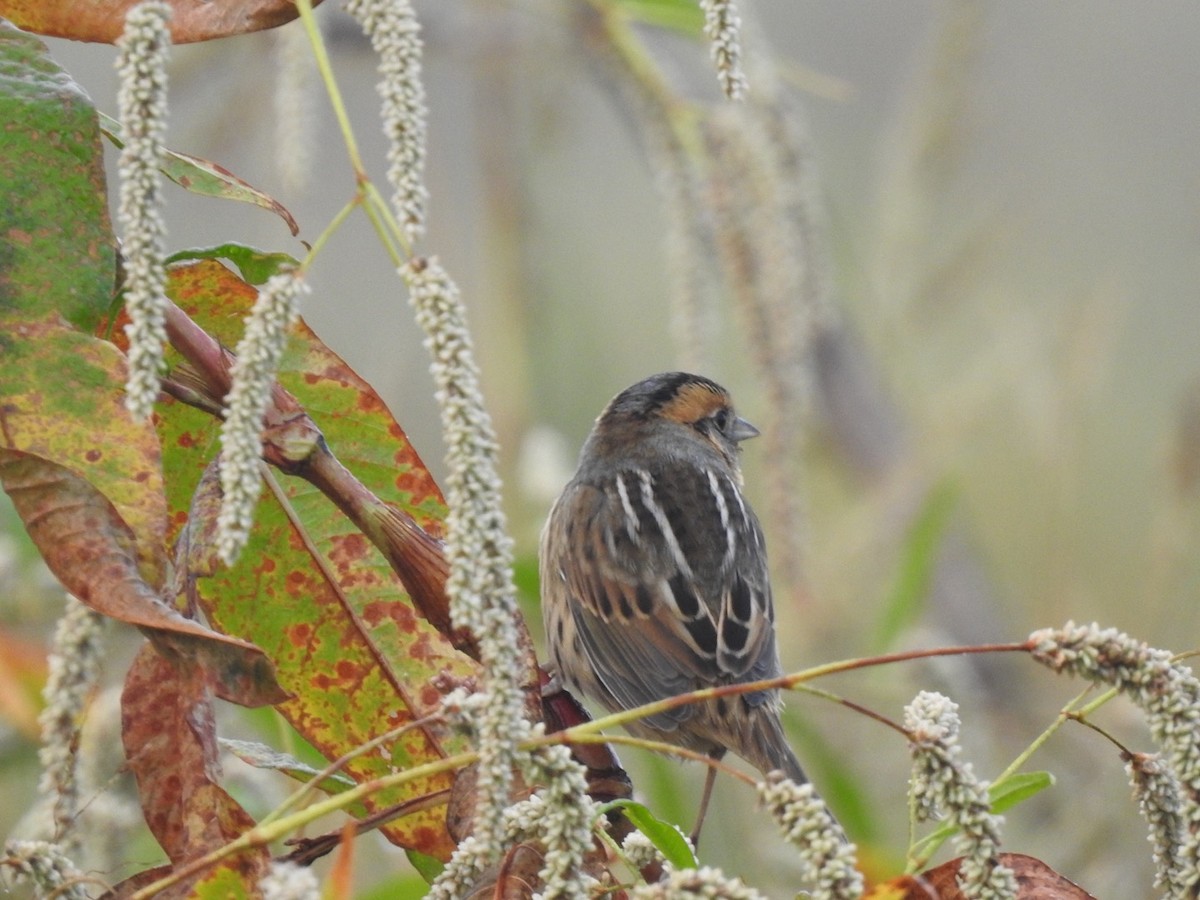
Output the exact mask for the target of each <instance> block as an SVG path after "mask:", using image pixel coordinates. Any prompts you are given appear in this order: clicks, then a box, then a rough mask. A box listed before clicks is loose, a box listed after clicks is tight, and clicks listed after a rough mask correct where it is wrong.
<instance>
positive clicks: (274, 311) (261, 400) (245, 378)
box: [217, 272, 308, 565]
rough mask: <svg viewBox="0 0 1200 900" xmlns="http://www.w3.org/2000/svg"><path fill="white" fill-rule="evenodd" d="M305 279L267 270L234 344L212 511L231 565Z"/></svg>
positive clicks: (245, 531) (244, 527)
mask: <svg viewBox="0 0 1200 900" xmlns="http://www.w3.org/2000/svg"><path fill="white" fill-rule="evenodd" d="M307 292H308V284H307V283H306V282H305V281H304V279H303V278H301V277H300V276H298V275H296V274H295V273H294V272H282V273H280V274H278V275H273V276H272V277H271V279H270V280H269V281H268V282H267V283H266V284H265V285H263V287H262V288H261V289H260V290H259V292H258V299H257V300H255V301H254V307H253V308H252V309H251V310H250V315H249V317H247V319H246V331H245V333H244V334H243V335H242V339H241V340H240V341H239V342H238V345H237V351H236V353H237V359H236V360H235V361H234V364H233V370H232V372H231V373H230V374H231V376H232V378H233V385H232V387H230V389H229V396H227V397H226V398H225V407H226V412H225V423H224V425H223V426H222V427H221V492H222V495H223V496H222V500H221V511H220V513H219V514H218V515H217V552H218V553H219V554H220V556H221V560H222V561H223V562H224V563H225V564H226V565H233V563H234V561H235V560H237V557H238V554H239V553H241V552H242V547H244V546H245V545H246V541H247V539H248V538H249V537H250V528H251V527H252V526H253V524H254V507H255V505H256V504H257V503H258V495H259V493H260V492H261V491H262V477H261V476H260V474H259V460H260V459H261V457H262V430H263V414H264V413H265V412H266V410H267V404H268V403H269V402H270V399H271V388H272V386H273V385H274V384H275V373H276V371H277V370H278V368H279V360H280V358H281V357H282V356H283V348H284V346H285V345H286V343H287V333H288V329H289V328H291V327H292V325H294V324H295V322H296V320H297V319H298V318H299V316H300V296H301V295H302V294H305V293H307Z"/></svg>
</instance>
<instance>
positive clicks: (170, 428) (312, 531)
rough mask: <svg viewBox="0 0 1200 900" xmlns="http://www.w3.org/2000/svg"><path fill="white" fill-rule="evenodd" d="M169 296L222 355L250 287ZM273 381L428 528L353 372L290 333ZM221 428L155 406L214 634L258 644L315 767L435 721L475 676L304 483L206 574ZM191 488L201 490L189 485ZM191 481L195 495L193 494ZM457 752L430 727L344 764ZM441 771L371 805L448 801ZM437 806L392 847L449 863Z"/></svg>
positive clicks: (401, 764)
mask: <svg viewBox="0 0 1200 900" xmlns="http://www.w3.org/2000/svg"><path fill="white" fill-rule="evenodd" d="M168 293H169V294H170V295H171V298H172V299H173V300H174V301H175V302H176V303H177V304H179V306H180V307H182V308H183V309H184V310H185V311H186V312H187V313H188V314H189V315H191V316H192V317H193V318H194V319H195V320H196V321H197V322H198V323H199V324H200V325H202V326H203V327H204V328H205V329H207V330H208V331H209V332H210V333H211V334H212V335H213V336H214V337H216V338H217V339H219V340H220V341H221V342H222V343H223V344H225V345H226V346H235V345H236V343H237V340H238V338H239V336H240V335H239V331H240V323H241V321H242V319H243V317H244V316H245V314H246V313H247V311H248V310H249V308H250V306H251V305H252V304H253V302H254V299H255V296H256V292H255V290H254V288H252V287H251V286H249V285H247V284H246V283H245V282H243V281H242V280H241V279H239V278H238V277H237V276H236V275H234V274H233V273H232V272H231V271H230V270H228V269H226V268H225V267H224V266H222V265H220V264H219V263H217V262H214V261H200V262H194V263H187V264H183V265H180V266H177V267H173V268H172V270H171V273H170V283H169V287H168ZM279 379H280V382H281V384H282V385H283V387H284V388H286V389H287V390H289V391H290V392H291V393H292V394H293V395H294V396H295V397H296V398H297V399H298V400H299V402H300V403H301V404H302V405H303V406H304V408H305V409H306V410H307V411H308V412H309V413H310V414H311V415H312V417H313V418H314V419H315V420H316V422H317V424H318V425H319V426H320V427H321V429H322V430H323V432H324V434H325V437H326V439H327V441H328V443H329V445H330V446H331V447H332V448H333V450H334V452H336V453H337V455H338V457H339V458H340V459H341V460H342V461H343V462H344V463H345V464H346V465H347V466H348V467H350V468H351V469H352V470H353V471H354V473H355V474H356V475H357V476H358V477H359V478H360V479H361V480H362V481H363V482H365V483H366V484H367V486H368V487H370V488H371V489H372V490H374V491H375V492H376V493H377V494H378V495H379V496H380V497H381V498H382V499H385V500H388V501H390V502H392V503H394V504H396V505H397V506H398V507H399V508H401V509H403V510H405V511H406V512H407V513H409V514H410V515H412V516H413V517H414V518H415V519H416V521H417V522H418V523H419V524H420V525H421V526H422V527H424V528H426V530H429V531H433V532H434V533H437V532H438V531H440V523H441V518H442V516H443V514H444V509H443V505H442V500H441V497H440V495H439V494H438V491H437V488H436V485H435V484H434V482H433V480H432V478H431V477H430V475H429V473H428V471H427V470H426V469H425V467H424V465H423V464H422V463H421V460H420V458H419V457H418V456H417V454H416V453H415V451H413V449H412V448H411V446H410V445H409V444H408V442H407V439H406V438H405V436H404V433H403V431H402V430H401V429H400V427H399V425H397V424H396V422H395V421H394V420H393V419H392V417H391V415H390V414H389V413H388V411H387V409H386V407H385V406H384V405H383V403H382V402H381V401H380V399H379V397H378V396H377V395H376V394H375V393H374V392H373V391H371V390H370V388H369V387H368V386H367V385H365V384H364V383H363V382H362V381H361V380H359V379H358V378H357V376H355V375H354V373H353V372H352V371H351V370H350V369H349V367H348V366H347V365H346V364H345V362H343V361H342V360H341V359H339V358H338V357H337V356H336V355H334V354H333V353H332V352H330V351H329V350H328V349H327V348H325V347H324V346H323V345H321V344H320V342H319V341H317V339H316V338H315V337H314V336H313V335H312V333H311V332H310V331H308V330H307V328H305V327H303V326H300V327H298V328H297V329H296V330H295V332H294V335H293V337H292V339H291V340H290V342H289V345H288V348H287V350H286V351H285V354H284V360H283V364H282V369H281V371H280V375H279ZM218 426H219V423H218V422H217V421H216V420H214V419H213V418H212V417H211V416H209V415H207V414H205V413H201V412H198V411H197V410H194V409H191V408H189V407H186V406H184V405H183V404H181V403H178V402H168V403H166V404H165V405H164V406H163V408H162V415H161V422H160V433H161V435H162V442H163V448H164V468H165V471H166V473H167V485H168V501H169V503H170V504H171V508H172V518H173V521H179V522H183V521H186V522H187V527H186V533H184V534H183V535H182V538H181V539H182V540H185V541H186V543H187V547H188V556H187V564H186V565H187V568H188V571H189V572H191V573H192V574H193V575H195V576H205V577H198V578H197V581H196V589H197V597H198V598H199V600H200V602H201V603H202V605H203V606H204V610H205V613H206V615H207V616H208V618H209V621H211V622H212V623H213V624H214V625H215V626H216V627H218V628H220V629H221V630H223V631H226V632H228V633H229V634H235V635H238V636H240V637H243V638H245V639H247V640H250V641H253V642H254V643H255V644H257V645H258V646H261V647H262V648H263V649H264V650H265V651H266V652H267V654H268V655H269V656H270V657H271V659H272V660H273V661H274V662H275V664H276V667H277V672H278V675H279V679H280V683H281V684H282V685H283V686H284V687H285V688H286V689H287V690H288V691H289V692H291V693H292V694H293V695H294V698H293V699H292V700H290V701H288V702H287V703H284V704H282V705H281V706H280V710H281V711H282V712H283V714H284V715H285V716H286V717H287V718H288V719H289V721H291V722H292V724H293V725H294V726H295V727H296V728H297V730H298V731H300V733H301V734H303V735H304V737H305V738H306V739H307V740H308V741H309V742H310V743H312V744H313V745H314V746H315V747H317V748H318V749H319V750H320V751H321V752H322V753H323V754H325V755H326V757H327V758H330V759H334V758H337V757H340V756H342V755H344V754H346V753H347V752H348V751H351V750H353V749H354V748H355V747H357V746H359V745H361V744H362V743H364V742H366V741H367V740H369V739H371V738H373V737H376V736H378V735H380V734H384V733H386V732H388V731H390V730H392V729H395V728H397V727H399V726H401V725H403V724H404V723H407V722H412V721H414V720H415V719H417V718H420V717H423V716H425V715H427V714H429V713H431V712H433V711H435V710H436V708H437V706H438V703H439V702H440V698H441V694H442V689H443V687H444V686H445V685H446V684H448V683H453V682H454V681H456V680H461V679H466V678H471V677H474V676H476V675H477V674H478V669H477V667H476V666H475V664H473V663H472V662H471V661H470V660H469V659H468V658H467V657H465V656H464V655H463V654H461V653H459V652H457V651H456V650H454V648H453V647H451V646H450V644H449V643H448V641H447V640H446V639H445V638H444V637H443V636H442V635H441V634H440V633H439V632H438V631H437V630H436V629H435V628H433V627H432V626H431V625H430V624H429V623H428V622H426V621H425V620H424V619H422V618H421V617H420V616H418V615H417V614H416V612H415V611H414V609H413V605H412V603H411V601H410V598H409V597H408V595H407V594H406V593H405V591H404V588H403V586H402V584H401V583H400V581H399V579H398V578H397V577H396V575H395V573H394V572H393V571H392V569H391V567H390V566H389V565H388V564H387V561H386V560H385V559H384V558H383V556H382V555H381V554H380V552H379V551H378V550H377V549H376V548H375V547H374V546H373V545H372V543H371V542H370V541H369V540H367V538H366V537H364V535H363V534H362V532H361V531H359V530H358V529H357V528H355V527H354V525H353V524H352V523H351V522H350V520H349V519H347V518H346V517H345V516H344V515H343V514H342V513H341V512H340V511H339V510H338V509H337V508H336V507H335V506H334V505H333V503H332V502H331V501H330V500H329V499H328V498H326V497H325V496H324V495H323V494H322V493H321V492H320V491H318V490H316V489H315V488H314V487H312V486H311V485H310V484H309V483H308V482H305V481H302V480H299V479H296V478H291V477H287V476H284V475H278V474H277V475H276V476H275V477H274V478H273V480H272V481H273V484H272V485H271V486H270V489H269V490H268V491H267V492H265V494H264V498H263V500H262V501H260V503H259V508H258V510H257V515H256V521H255V525H254V529H253V531H252V533H251V537H250V542H249V544H248V545H247V547H246V549H245V550H244V551H243V552H242V555H241V558H240V560H239V562H238V563H237V564H236V565H235V566H234V567H233V568H232V569H225V568H222V567H220V566H218V565H217V563H216V560H215V554H214V549H213V540H212V529H213V522H214V519H215V511H216V508H217V505H218V502H219V495H218V491H219V485H218V483H217V480H216V478H215V471H213V470H209V471H208V473H207V474H205V471H206V468H207V467H208V465H209V463H210V462H211V461H212V460H213V458H214V456H215V454H216V449H217V430H218ZM202 477H203V481H202V482H201V479H202ZM198 483H199V488H198V489H195V486H196V485H197V484H198ZM461 749H465V745H464V743H463V742H462V741H461V739H458V738H456V737H453V736H444V735H435V734H433V733H432V732H430V731H429V730H428V729H426V728H421V727H416V728H414V729H413V730H411V731H408V732H406V733H405V734H403V735H402V736H400V737H399V738H398V739H396V740H395V741H394V742H393V743H391V744H389V745H387V746H386V747H385V748H384V749H383V750H382V752H381V751H375V752H372V753H369V754H365V755H361V756H358V757H355V758H354V759H353V760H351V761H350V762H349V763H348V764H347V765H346V768H345V772H346V773H347V774H349V775H350V776H352V777H353V778H355V779H356V780H358V781H363V780H366V779H370V778H373V777H376V776H379V775H382V774H385V773H388V772H391V771H395V770H397V769H403V768H408V767H411V766H414V765H417V764H420V763H422V762H426V761H430V760H434V759H438V758H441V757H443V756H444V755H446V754H448V753H452V752H457V751H459V750H461ZM449 786H450V778H449V776H445V777H437V778H430V779H427V780H425V781H423V782H420V783H417V784H411V785H405V786H401V787H397V788H394V789H390V790H388V791H386V792H380V793H378V794H376V795H374V796H372V798H371V800H370V803H369V804H368V805H369V806H370V808H371V809H372V810H379V809H384V808H390V807H392V806H396V805H400V804H403V803H407V802H409V801H411V800H414V799H417V798H419V797H423V796H426V795H430V794H434V795H437V794H440V793H442V792H445V791H447V790H448V788H449ZM444 820H445V810H444V808H443V807H441V806H437V807H433V808H430V809H424V810H422V811H420V812H415V813H413V814H411V815H408V816H405V817H404V818H402V819H398V820H396V821H395V822H392V823H390V824H389V825H387V826H386V827H385V833H386V834H387V836H388V838H389V839H390V840H392V841H394V842H395V843H397V844H400V845H401V846H404V847H407V848H410V849H416V850H419V851H421V852H423V853H426V854H428V855H430V856H434V857H437V858H440V859H445V858H446V857H447V856H448V854H449V852H450V851H451V850H452V849H453V843H452V841H451V840H450V838H449V835H448V834H447V833H446V828H445V821H444Z"/></svg>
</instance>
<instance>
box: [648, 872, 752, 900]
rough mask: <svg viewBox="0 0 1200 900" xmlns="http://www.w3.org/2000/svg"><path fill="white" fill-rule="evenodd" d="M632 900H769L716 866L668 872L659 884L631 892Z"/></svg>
mask: <svg viewBox="0 0 1200 900" xmlns="http://www.w3.org/2000/svg"><path fill="white" fill-rule="evenodd" d="M629 896H630V898H632V900H678V898H681V897H687V898H696V900H766V898H765V897H764V896H763V895H762V894H760V893H759V892H758V891H756V890H754V888H750V887H746V885H744V884H742V882H741V881H739V880H738V879H736V878H730V877H729V876H728V875H726V874H725V873H724V872H722V871H721V870H720V869H718V868H715V867H713V866H702V867H701V868H699V869H680V870H678V871H674V872H670V873H668V875H667V877H666V878H665V879H663V880H662V881H659V882H657V883H656V884H639V885H638V886H637V887H635V888H634V889H633V890H631V891H630V892H629Z"/></svg>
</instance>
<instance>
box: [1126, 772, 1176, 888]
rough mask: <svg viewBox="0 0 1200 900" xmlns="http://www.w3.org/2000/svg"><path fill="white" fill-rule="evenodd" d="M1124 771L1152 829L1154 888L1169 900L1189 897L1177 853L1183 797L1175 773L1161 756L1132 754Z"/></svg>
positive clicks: (1143, 814)
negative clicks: (1165, 893) (1164, 894)
mask: <svg viewBox="0 0 1200 900" xmlns="http://www.w3.org/2000/svg"><path fill="white" fill-rule="evenodd" d="M1125 771H1126V772H1128V773H1129V779H1130V781H1132V782H1133V794H1134V796H1135V797H1137V801H1138V810H1139V811H1140V812H1141V814H1142V818H1143V819H1145V820H1146V824H1147V825H1149V826H1150V838H1149V840H1150V843H1151V844H1152V845H1153V847H1154V865H1155V874H1154V886H1155V887H1156V888H1158V889H1159V890H1163V891H1166V892H1167V896H1168V897H1185V896H1187V890H1186V889H1187V884H1186V878H1185V877H1184V872H1183V869H1182V866H1181V865H1180V861H1179V858H1178V856H1177V854H1178V853H1179V848H1180V847H1181V846H1182V845H1183V833H1184V831H1183V818H1182V817H1181V815H1180V812H1181V810H1182V808H1183V798H1182V796H1181V794H1180V791H1179V781H1178V780H1177V779H1176V778H1175V773H1174V772H1172V771H1171V767H1170V766H1168V765H1167V764H1166V763H1165V762H1164V761H1163V760H1162V759H1160V758H1159V757H1158V756H1153V755H1149V754H1145V753H1132V754H1130V756H1129V759H1128V761H1127V762H1126V764H1125Z"/></svg>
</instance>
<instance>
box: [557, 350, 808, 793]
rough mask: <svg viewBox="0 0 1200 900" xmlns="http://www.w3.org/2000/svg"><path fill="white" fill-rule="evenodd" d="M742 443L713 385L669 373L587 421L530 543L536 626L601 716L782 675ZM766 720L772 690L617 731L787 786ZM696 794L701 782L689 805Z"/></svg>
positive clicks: (784, 754)
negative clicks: (537, 589)
mask: <svg viewBox="0 0 1200 900" xmlns="http://www.w3.org/2000/svg"><path fill="white" fill-rule="evenodd" d="M757 434H758V429H756V428H755V427H754V426H753V425H751V424H750V423H749V422H747V421H746V420H744V419H741V418H738V416H737V414H736V413H735V412H734V411H733V406H732V405H731V402H730V398H729V394H728V392H726V390H725V389H724V388H723V387H721V386H720V385H718V384H715V383H714V382H712V381H709V380H708V379H707V378H702V377H700V376H698V375H689V374H686V373H684V372H667V373H664V374H661V375H654V376H652V377H650V378H647V379H646V380H645V381H640V382H638V383H637V384H635V385H634V386H633V387H631V388H628V389H627V390H624V391H622V392H621V393H620V394H618V395H617V396H616V397H615V398H614V399H613V400H612V402H611V403H609V404H608V406H607V407H606V408H605V410H604V412H602V413H601V414H600V417H599V418H598V419H597V420H596V424H595V427H594V428H593V429H592V433H591V434H590V435H589V436H588V439H587V442H586V443H585V444H584V446H583V451H582V453H581V454H580V458H579V470H578V471H577V472H576V473H575V477H574V478H572V479H571V481H570V483H569V484H568V485H567V486H566V488H564V489H563V492H562V496H560V497H559V498H558V501H557V502H556V503H555V504H554V508H553V509H552V510H551V512H550V518H549V521H548V522H547V523H546V527H545V530H544V531H543V532H542V546H541V572H542V589H541V593H542V617H543V619H544V621H545V626H546V635H547V641H548V642H549V645H550V654H551V657H552V658H553V661H554V664H555V665H556V666H557V668H558V671H559V673H560V674H561V676H562V677H563V679H564V680H565V681H566V683H567V684H568V685H570V686H572V687H574V688H576V689H578V690H579V691H581V692H582V693H583V694H585V695H586V696H588V697H591V698H592V699H594V700H596V701H598V702H599V703H601V704H602V705H603V706H604V707H606V708H607V709H608V710H610V711H613V712H616V711H620V710H625V709H630V708H632V707H635V706H641V705H642V704H644V703H649V702H652V701H655V700H661V699H664V698H666V697H673V696H675V695H677V694H683V693H687V692H688V691H692V690H696V689H698V688H707V687H715V686H719V685H726V684H738V683H744V682H749V681H757V680H759V679H763V678H772V677H774V676H777V675H780V674H782V669H781V668H780V665H779V653H778V650H777V648H776V645H775V627H774V620H775V612H774V608H773V606H772V603H771V585H770V582H769V580H768V576H767V551H766V545H765V543H764V541H763V533H762V528H761V527H760V526H759V523H758V519H757V517H756V516H755V515H754V512H753V510H751V509H750V504H749V503H747V502H746V499H745V498H744V497H743V496H742V474H741V469H740V467H739V466H738V453H739V447H738V444H739V443H740V442H741V441H744V440H746V439H747V438H752V437H754V436H755V435H757ZM779 709H780V699H779V692H778V691H774V690H773V691H757V692H755V693H751V694H741V695H739V696H729V697H722V698H717V699H713V700H708V701H706V702H703V703H694V704H688V705H685V706H679V707H676V708H675V709H672V710H670V711H668V712H664V713H659V714H658V715H654V716H650V717H648V718H645V719H642V720H640V721H639V722H637V723H635V724H631V725H630V726H629V730H630V731H631V732H632V733H634V734H635V735H639V736H644V737H648V738H653V739H655V740H661V741H665V742H668V743H672V744H675V745H677V746H681V747H686V748H688V749H691V750H696V751H699V752H702V753H706V754H709V755H710V756H713V757H716V758H719V757H721V756H722V755H724V753H725V751H726V750H732V751H733V752H734V753H736V754H737V755H738V756H741V757H743V758H744V759H746V760H747V761H748V762H750V763H752V764H753V765H754V766H756V767H757V768H758V769H760V770H761V771H762V772H764V773H766V772H769V771H771V770H773V769H782V770H783V771H784V773H785V774H786V775H787V776H788V777H789V778H791V779H793V780H794V781H796V782H798V783H799V782H803V781H805V780H806V779H805V777H804V772H803V771H801V769H800V763H799V762H798V761H797V760H796V756H795V754H793V753H792V750H791V748H790V747H789V746H788V743H787V740H786V738H785V737H784V735H783V728H782V726H781V725H780V721H779ZM712 772H713V770H710V776H711V773H712ZM709 788H711V777H710V781H709V785H707V786H706V791H705V799H707V793H708V789H709ZM702 803H703V801H702ZM702 809H703V807H702ZM701 816H703V812H701Z"/></svg>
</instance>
